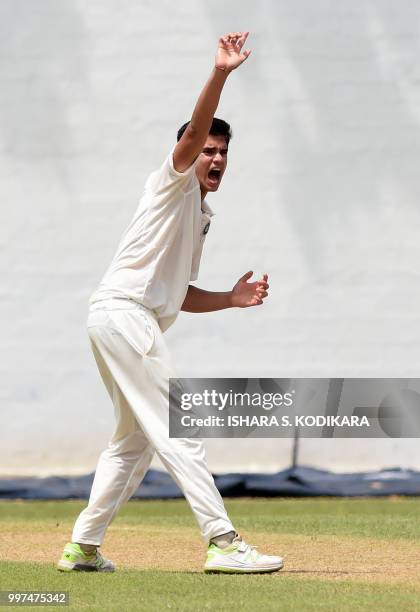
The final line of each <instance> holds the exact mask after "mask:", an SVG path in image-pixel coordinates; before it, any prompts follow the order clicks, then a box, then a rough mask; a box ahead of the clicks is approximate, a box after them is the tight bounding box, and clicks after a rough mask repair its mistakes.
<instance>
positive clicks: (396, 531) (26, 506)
mask: <svg viewBox="0 0 420 612" xmlns="http://www.w3.org/2000/svg"><path fill="white" fill-rule="evenodd" d="M85 505H86V503H85V502H80V501H58V502H56V501H51V502H49V501H44V502H42V501H25V502H0V521H1V522H6V521H11V522H15V521H25V522H26V521H34V522H37V521H39V520H41V521H42V523H45V522H47V523H50V525H51V526H54V525H55V524H56V523H60V522H64V521H72V520H74V518H75V517H76V516H77V515H78V513H79V512H80V511H81V510H82V508H84V507H85ZM226 508H227V510H228V512H229V516H230V517H231V519H232V520H233V522H234V524H235V525H237V527H238V529H240V530H241V531H246V532H252V531H261V532H272V531H275V532H276V533H289V534H301V535H312V534H314V533H317V534H319V533H322V534H325V535H340V536H343V535H348V536H358V537H361V536H362V537H363V536H365V537H369V538H371V537H375V538H403V539H409V540H411V541H412V540H413V539H416V540H420V521H419V520H418V517H419V512H420V499H418V498H411V499H410V498H398V499H397V500H396V501H390V500H389V499H387V498H380V499H330V498H326V499H299V500H296V499H278V498H275V499H235V500H226ZM138 522H141V524H143V525H147V524H149V525H160V526H166V525H168V522H169V524H170V525H172V526H174V527H191V525H192V524H193V519H192V518H191V512H190V511H189V509H188V507H187V505H186V503H185V502H184V500H171V501H165V502H162V501H142V502H136V501H132V502H130V503H128V504H126V505H125V507H124V508H123V509H122V510H121V512H120V513H119V515H118V517H117V519H116V521H115V523H114V524H115V525H118V524H122V523H124V524H127V525H135V524H136V523H138Z"/></svg>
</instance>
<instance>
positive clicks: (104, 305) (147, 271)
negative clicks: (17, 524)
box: [72, 150, 234, 545]
mask: <svg viewBox="0 0 420 612" xmlns="http://www.w3.org/2000/svg"><path fill="white" fill-rule="evenodd" d="M211 216H212V211H211V209H210V208H209V206H208V205H207V204H206V203H205V202H201V192H200V184H199V182H198V179H197V177H196V174H195V164H193V165H192V166H190V168H188V169H187V170H186V171H185V172H177V171H176V170H175V168H174V167H173V150H172V151H171V153H170V155H169V156H168V157H167V159H166V160H165V162H164V163H163V164H162V166H161V167H160V168H159V170H157V171H156V172H153V173H152V174H151V175H150V177H149V178H148V180H147V182H146V185H145V190H144V194H143V196H142V198H141V201H140V204H139V207H138V209H137V211H136V214H135V216H134V219H133V220H132V222H131V224H130V226H129V227H128V229H127V231H126V232H125V234H124V235H123V237H122V240H121V242H120V244H119V246H118V249H117V252H116V254H115V256H114V259H113V260H112V262H111V265H110V266H109V268H108V270H107V271H106V273H105V276H104V278H103V279H102V281H101V283H100V285H99V287H98V289H97V290H96V291H95V292H94V294H93V295H92V297H91V299H90V311H89V317H88V333H89V337H90V340H91V345H92V350H93V353H94V356H95V359H96V362H97V365H98V368H99V371H100V373H101V376H102V378H103V381H104V383H105V385H106V387H107V390H108V392H109V394H110V396H111V398H112V401H113V403H114V407H115V417H116V422H117V423H116V429H115V431H114V434H113V436H112V438H111V440H110V443H109V446H108V448H107V449H106V450H105V451H104V452H103V453H102V454H101V456H100V458H99V462H98V466H97V469H96V473H95V479H94V482H93V486H92V491H91V495H90V498H89V504H88V506H87V508H86V509H85V510H83V512H82V513H81V514H80V516H79V518H78V519H77V521H76V524H75V526H74V530H73V535H72V540H73V542H79V543H84V544H96V545H100V544H102V541H103V539H104V536H105V532H106V529H107V527H108V525H109V524H110V523H111V521H112V519H113V518H114V516H115V515H116V513H117V511H118V510H119V508H120V507H121V505H122V504H123V503H124V502H125V501H127V500H128V499H129V498H130V497H131V495H132V494H133V493H134V492H135V491H136V489H137V487H138V486H139V484H140V482H141V480H142V479H143V477H144V475H145V473H146V472H147V470H148V468H149V466H150V463H151V460H152V458H153V455H154V453H155V452H156V453H157V454H158V456H159V458H160V460H161V461H162V462H163V464H164V465H165V467H166V468H167V470H168V472H169V473H170V474H171V476H172V477H173V478H174V480H175V481H176V482H177V484H178V485H179V486H180V488H181V489H182V491H183V493H184V495H185V497H186V499H187V501H188V503H189V504H190V506H191V508H192V510H193V512H194V514H195V517H196V519H197V522H198V524H199V526H200V530H201V533H202V536H203V538H204V539H205V540H210V539H211V538H213V537H215V536H217V535H220V534H222V533H227V532H229V531H234V527H233V525H232V523H231V522H230V520H229V518H228V516H227V514H226V510H225V508H224V505H223V501H222V498H221V496H220V494H219V492H218V490H217V488H216V486H215V484H214V480H213V478H212V476H211V474H210V472H209V470H208V467H207V464H206V459H205V452H204V447H203V443H202V441H201V440H198V439H189V438H169V433H168V405H169V399H168V393H169V378H175V377H176V374H175V372H174V369H173V367H172V365H171V360H170V356H169V354H168V350H167V347H166V344H165V341H164V338H163V333H162V332H163V331H165V330H166V329H167V328H168V327H169V326H170V325H171V324H172V323H173V322H174V320H175V319H176V317H177V315H178V313H179V311H180V309H181V306H182V304H183V301H184V299H185V295H186V293H187V290H188V284H189V281H190V280H196V278H197V276H198V270H199V265H200V258H201V253H202V249H203V243H204V240H205V236H206V234H207V231H208V228H209V225H210V217H211Z"/></svg>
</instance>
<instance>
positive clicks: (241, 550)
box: [204, 535, 283, 574]
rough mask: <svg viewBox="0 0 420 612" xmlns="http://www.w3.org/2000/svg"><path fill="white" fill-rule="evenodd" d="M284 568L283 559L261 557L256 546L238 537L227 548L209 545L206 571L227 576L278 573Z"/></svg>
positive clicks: (267, 556)
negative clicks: (223, 573)
mask: <svg viewBox="0 0 420 612" xmlns="http://www.w3.org/2000/svg"><path fill="white" fill-rule="evenodd" d="M282 567H283V559H282V558H281V557H274V556H269V555H260V553H259V552H257V550H256V548H255V546H249V544H247V543H246V542H244V541H243V540H242V538H241V537H240V536H239V535H237V536H236V537H235V538H234V539H233V541H232V543H231V544H230V545H229V546H228V547H227V548H219V547H218V546H216V544H209V548H208V551H207V561H206V563H205V565H204V571H205V572H207V573H210V572H225V573H227V574H258V573H262V572H277V571H278V570H280V569H281V568H282Z"/></svg>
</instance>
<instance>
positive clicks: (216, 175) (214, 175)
mask: <svg viewBox="0 0 420 612" xmlns="http://www.w3.org/2000/svg"><path fill="white" fill-rule="evenodd" d="M220 177H221V171H220V170H219V169H218V168H213V169H212V170H210V172H209V173H208V179H209V182H210V183H212V184H213V185H216V184H217V183H218V182H219V181H220Z"/></svg>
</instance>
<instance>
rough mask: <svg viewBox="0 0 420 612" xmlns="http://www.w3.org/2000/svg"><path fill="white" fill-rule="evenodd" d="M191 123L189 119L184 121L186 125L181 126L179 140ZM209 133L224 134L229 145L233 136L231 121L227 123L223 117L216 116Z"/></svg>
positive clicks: (214, 134)
mask: <svg viewBox="0 0 420 612" xmlns="http://www.w3.org/2000/svg"><path fill="white" fill-rule="evenodd" d="M189 124H190V122H189V121H187V123H184V125H182V126H181V127H180V128H179V130H178V134H177V141H179V140H181V136H182V134H183V133H184V132H185V130H186V129H187V127H188V126H189ZM209 135H211V136H224V137H225V140H226V144H227V146H229V141H230V139H231V138H232V129H231V127H230V125H229V123H227V122H226V121H223V119H217V117H214V118H213V121H212V124H211V128H210V131H209Z"/></svg>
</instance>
